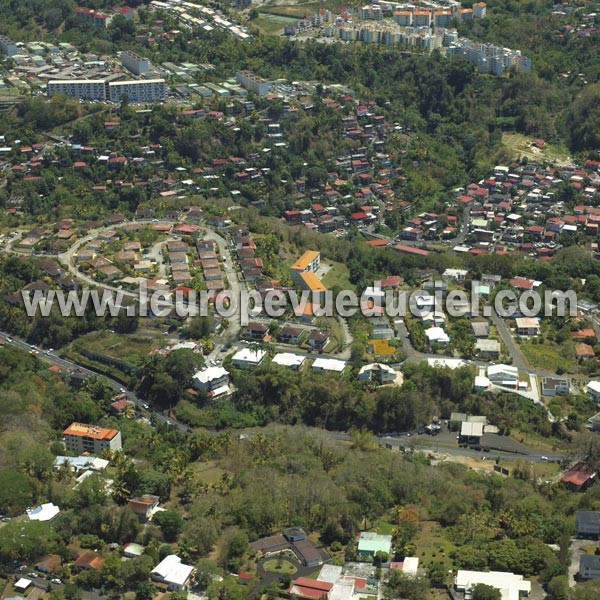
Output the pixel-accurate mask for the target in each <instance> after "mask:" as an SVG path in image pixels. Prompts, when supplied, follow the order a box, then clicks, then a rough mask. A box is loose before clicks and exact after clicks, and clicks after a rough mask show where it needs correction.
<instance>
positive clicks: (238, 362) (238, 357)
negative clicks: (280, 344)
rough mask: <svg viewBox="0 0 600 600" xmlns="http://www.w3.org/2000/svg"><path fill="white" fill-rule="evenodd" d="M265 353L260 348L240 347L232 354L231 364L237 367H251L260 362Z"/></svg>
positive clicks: (256, 365)
mask: <svg viewBox="0 0 600 600" xmlns="http://www.w3.org/2000/svg"><path fill="white" fill-rule="evenodd" d="M266 355H267V353H266V352H265V351H264V350H261V349H260V348H256V349H255V348H242V349H241V350H239V351H238V352H236V353H235V354H234V355H233V357H232V359H231V364H232V365H233V366H234V367H237V368H238V369H253V368H255V367H258V365H260V364H261V363H262V361H263V360H264V358H265V356H266Z"/></svg>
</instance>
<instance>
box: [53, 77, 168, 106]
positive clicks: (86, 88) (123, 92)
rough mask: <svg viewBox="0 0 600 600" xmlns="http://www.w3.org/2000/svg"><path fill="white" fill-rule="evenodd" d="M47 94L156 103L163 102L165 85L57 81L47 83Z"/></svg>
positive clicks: (158, 82) (153, 81)
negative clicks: (124, 98)
mask: <svg viewBox="0 0 600 600" xmlns="http://www.w3.org/2000/svg"><path fill="white" fill-rule="evenodd" d="M46 90H47V94H48V96H50V97H52V96H54V95H56V94H64V95H65V96H68V97H69V98H78V99H81V100H100V101H106V100H110V101H111V102H121V100H122V99H123V97H124V96H126V97H127V99H128V100H129V101H130V102H157V101H163V100H165V98H166V96H167V84H166V83H165V80H164V79H147V80H139V81H137V80H136V81H111V82H110V83H109V82H106V81H105V80H104V79H59V80H57V81H49V82H48V85H47V88H46Z"/></svg>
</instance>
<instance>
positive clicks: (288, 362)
mask: <svg viewBox="0 0 600 600" xmlns="http://www.w3.org/2000/svg"><path fill="white" fill-rule="evenodd" d="M305 360H306V357H305V356H302V355H300V354H294V353H292V352H280V353H279V354H276V355H275V356H274V357H273V360H272V363H273V364H275V365H279V366H281V367H288V368H290V369H293V370H294V371H299V370H300V369H301V368H302V366H303V365H304V362H305Z"/></svg>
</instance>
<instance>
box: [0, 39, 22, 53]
mask: <svg viewBox="0 0 600 600" xmlns="http://www.w3.org/2000/svg"><path fill="white" fill-rule="evenodd" d="M0 50H2V54H4V56H15V55H17V54H19V48H18V47H17V45H16V44H15V43H14V42H13V41H12V40H11V39H10V38H7V37H5V36H3V35H0Z"/></svg>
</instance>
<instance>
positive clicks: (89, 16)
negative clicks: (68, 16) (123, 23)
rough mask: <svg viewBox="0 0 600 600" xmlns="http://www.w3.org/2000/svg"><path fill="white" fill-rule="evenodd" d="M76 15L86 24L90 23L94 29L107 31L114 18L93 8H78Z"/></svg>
mask: <svg viewBox="0 0 600 600" xmlns="http://www.w3.org/2000/svg"><path fill="white" fill-rule="evenodd" d="M75 14H76V15H77V17H78V18H79V19H80V20H81V21H84V22H85V23H89V24H90V25H93V26H94V27H99V28H101V29H106V28H107V27H108V26H109V25H110V22H111V20H112V16H111V15H108V14H106V13H103V12H101V11H99V10H94V9H92V8H83V7H81V6H78V7H77V8H76V9H75Z"/></svg>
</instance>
